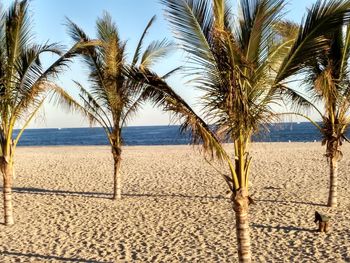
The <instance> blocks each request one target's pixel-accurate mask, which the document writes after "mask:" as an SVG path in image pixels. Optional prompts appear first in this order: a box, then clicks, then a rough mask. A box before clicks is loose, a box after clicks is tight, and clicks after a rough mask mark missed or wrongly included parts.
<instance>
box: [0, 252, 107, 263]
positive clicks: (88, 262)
mask: <svg viewBox="0 0 350 263" xmlns="http://www.w3.org/2000/svg"><path fill="white" fill-rule="evenodd" d="M0 255H4V256H16V257H28V258H36V259H47V260H58V261H61V262H80V263H110V262H107V261H96V260H91V259H80V258H65V257H59V256H49V255H40V254H36V253H20V252H12V251H0Z"/></svg>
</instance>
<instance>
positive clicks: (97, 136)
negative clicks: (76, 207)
mask: <svg viewBox="0 0 350 263" xmlns="http://www.w3.org/2000/svg"><path fill="white" fill-rule="evenodd" d="M17 132H18V131H16V133H17ZM314 140H317V141H320V140H321V135H320V134H319V132H318V131H317V129H316V128H315V127H314V126H313V125H312V124H310V123H299V124H298V123H283V124H276V125H273V126H271V127H270V133H266V132H263V133H261V134H259V135H257V136H255V137H254V141H259V142H288V141H292V142H312V141H314ZM123 142H124V145H178V144H189V143H190V137H189V135H181V134H180V133H179V126H140V127H126V128H124V129H123ZM107 144H108V141H107V139H106V135H105V133H104V131H103V129H102V128H62V129H27V130H26V131H25V132H24V133H23V135H22V138H21V140H20V142H19V145H20V146H46V145H107Z"/></svg>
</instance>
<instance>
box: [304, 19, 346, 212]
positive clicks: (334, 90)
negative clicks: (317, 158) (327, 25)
mask: <svg viewBox="0 0 350 263" xmlns="http://www.w3.org/2000/svg"><path fill="white" fill-rule="evenodd" d="M326 37H327V38H328V40H329V46H328V48H326V49H323V50H322V52H321V53H320V54H319V55H318V56H315V57H314V59H313V60H311V61H310V62H309V63H308V64H307V65H306V67H305V75H306V76H307V78H306V79H305V83H306V87H307V95H309V96H308V99H309V101H310V106H312V107H313V108H314V109H315V111H316V112H317V113H319V115H320V117H321V119H322V124H320V125H319V124H318V123H316V122H315V121H312V120H311V119H310V118H308V119H309V120H311V122H312V123H313V124H314V125H315V126H316V127H317V128H318V129H319V131H320V132H321V134H322V136H323V140H322V144H323V145H326V157H327V159H328V160H329V167H330V187H329V196H328V206H329V207H337V203H338V202H337V196H338V193H337V188H338V172H337V171H338V161H339V160H340V159H341V157H342V152H341V145H342V143H343V141H344V140H347V138H346V136H345V133H346V131H347V128H348V126H349V124H350V116H349V110H350V79H349V70H350V68H349V58H350V55H349V54H350V26H349V25H347V26H346V25H339V26H338V27H337V28H334V31H333V32H331V33H329V34H328V35H327V36H326ZM311 102H312V104H311ZM317 105H322V106H323V110H320V109H318V107H317Z"/></svg>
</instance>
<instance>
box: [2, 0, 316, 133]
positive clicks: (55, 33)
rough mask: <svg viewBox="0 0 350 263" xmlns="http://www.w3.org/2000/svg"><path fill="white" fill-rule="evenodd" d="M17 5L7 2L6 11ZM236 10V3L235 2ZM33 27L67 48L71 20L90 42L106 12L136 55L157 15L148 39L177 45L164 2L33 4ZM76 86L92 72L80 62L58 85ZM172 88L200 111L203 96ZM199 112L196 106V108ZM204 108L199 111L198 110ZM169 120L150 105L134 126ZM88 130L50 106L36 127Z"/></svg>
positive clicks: (170, 61)
mask: <svg viewBox="0 0 350 263" xmlns="http://www.w3.org/2000/svg"><path fill="white" fill-rule="evenodd" d="M11 2H12V1H10V0H5V1H4V3H5V6H8V4H9V3H11ZM231 2H232V3H233V4H236V0H232V1H231ZM313 2H315V1H314V0H290V1H289V5H288V7H287V9H288V10H289V12H288V13H287V18H288V19H291V20H293V21H296V22H300V21H301V18H302V16H303V14H304V13H305V10H306V7H310V6H311V4H312V3H313ZM30 6H31V7H30V9H31V13H32V21H33V31H34V32H35V36H36V40H37V41H38V42H45V41H47V40H49V41H50V42H59V43H61V44H64V45H66V46H69V45H71V44H72V42H71V40H70V39H69V37H68V35H67V32H66V28H65V25H64V24H65V17H69V18H70V19H71V20H73V21H74V22H75V23H77V24H78V25H79V26H80V27H82V28H83V29H84V30H85V32H87V33H88V34H89V35H90V36H92V37H93V36H94V32H95V21H96V18H97V17H99V16H101V14H102V13H103V11H108V12H109V13H110V14H111V15H112V17H113V19H114V21H115V22H116V24H117V25H118V29H119V32H120V35H121V37H122V38H123V39H124V40H127V42H128V49H127V50H128V53H129V54H132V53H133V51H134V49H135V46H136V43H137V41H138V39H139V37H140V35H141V33H142V31H143V29H144V27H145V26H146V24H147V22H148V21H149V19H150V18H151V17H152V16H153V15H157V21H156V23H155V24H154V26H153V28H152V29H151V32H150V34H149V35H148V40H150V41H151V40H155V39H162V38H164V37H167V38H169V39H172V35H171V32H170V30H169V27H168V24H167V22H166V21H165V19H164V15H163V11H162V5H161V4H160V3H159V1H158V0H31V5H30ZM182 57H183V56H182V53H181V52H180V51H179V52H176V53H175V54H173V55H171V56H170V57H169V58H167V59H166V60H164V61H163V62H162V63H161V65H158V66H156V67H155V70H156V71H157V72H158V73H163V72H166V71H167V70H170V69H172V68H174V67H176V66H178V65H181V63H182ZM72 80H77V81H79V82H81V83H84V84H86V85H87V84H88V83H87V82H86V70H84V66H83V65H82V64H81V63H80V62H79V61H77V62H75V63H74V64H72V65H71V67H70V69H69V70H67V71H66V72H65V73H64V74H61V75H60V77H59V79H58V81H57V82H58V84H60V85H62V86H63V87H64V88H65V89H66V90H67V91H69V92H71V93H72V94H76V88H75V87H74V85H73V82H72ZM170 84H171V85H172V86H173V87H174V88H175V89H176V90H177V92H178V93H179V94H181V95H182V96H183V97H184V98H185V99H186V100H187V101H188V102H189V103H190V104H191V105H196V104H198V103H197V99H196V98H197V97H198V93H196V91H195V90H193V88H191V87H190V86H188V85H187V86H186V85H185V84H184V83H183V81H182V79H181V78H180V76H175V77H174V78H173V79H172V80H171V81H170ZM195 108H196V106H195ZM197 108H198V107H197ZM169 121H170V119H169V116H168V115H167V114H164V113H162V112H161V111H160V110H157V109H153V108H152V107H151V106H150V105H146V106H145V107H144V109H143V110H141V111H140V112H139V114H138V116H136V117H135V118H134V119H133V120H131V121H130V123H129V124H128V125H130V126H131V125H167V124H169ZM81 126H88V122H87V121H86V120H85V119H84V118H83V117H81V116H80V115H78V114H72V113H67V112H65V111H64V110H62V109H60V108H59V107H57V106H52V105H45V109H44V111H42V112H41V113H40V114H39V117H38V118H37V119H36V120H35V121H34V122H33V123H32V124H31V126H30V127H33V128H46V127H81Z"/></svg>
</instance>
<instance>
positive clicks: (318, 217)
mask: <svg viewBox="0 0 350 263" xmlns="http://www.w3.org/2000/svg"><path fill="white" fill-rule="evenodd" d="M329 221H330V217H329V216H326V215H323V214H320V213H319V212H317V211H316V212H315V223H316V224H317V222H318V232H325V233H327V232H328V230H329V226H330V222H329Z"/></svg>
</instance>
